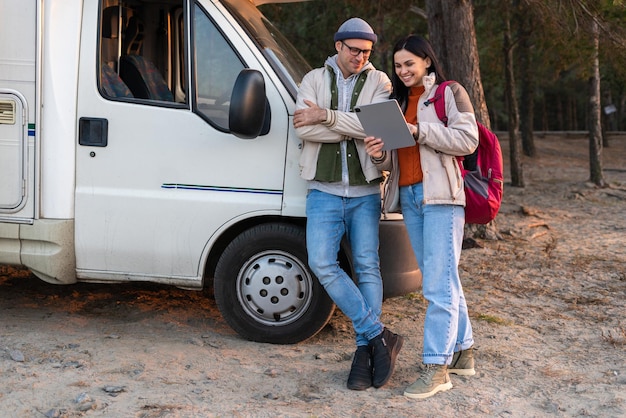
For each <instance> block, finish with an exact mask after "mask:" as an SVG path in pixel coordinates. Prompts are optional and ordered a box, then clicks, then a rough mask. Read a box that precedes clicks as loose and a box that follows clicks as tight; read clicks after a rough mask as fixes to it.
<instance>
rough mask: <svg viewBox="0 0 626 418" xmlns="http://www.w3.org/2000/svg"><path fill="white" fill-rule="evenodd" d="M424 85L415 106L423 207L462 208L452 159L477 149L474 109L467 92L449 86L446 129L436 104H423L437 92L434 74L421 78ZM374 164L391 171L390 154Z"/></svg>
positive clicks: (458, 174) (455, 85)
mask: <svg viewBox="0 0 626 418" xmlns="http://www.w3.org/2000/svg"><path fill="white" fill-rule="evenodd" d="M423 82H424V87H425V90H424V93H423V95H422V96H421V97H420V99H419V102H418V106H417V120H418V125H419V126H418V130H419V132H418V135H417V142H418V143H419V149H420V163H421V165H422V172H423V173H424V178H423V180H422V182H423V185H424V204H453V205H463V206H465V192H464V189H463V178H462V176H461V171H460V169H459V166H458V163H457V161H456V158H455V157H456V156H462V155H468V154H471V153H472V152H474V150H475V149H476V147H478V126H477V125H476V117H475V115H474V109H473V107H472V104H471V101H470V99H469V96H468V94H467V91H465V89H464V88H463V87H462V86H461V85H460V84H458V83H453V84H451V85H449V86H448V87H446V89H445V102H446V115H447V116H448V126H447V127H446V126H445V125H444V124H443V122H442V121H441V120H439V118H438V117H437V113H436V112H435V105H434V104H430V105H426V104H425V102H426V101H427V100H428V99H430V98H432V97H433V96H434V95H435V92H436V90H437V85H436V84H435V75H434V74H430V75H428V76H426V77H424V81H423ZM376 165H377V166H378V168H379V169H381V170H387V171H390V170H391V169H392V163H391V153H390V152H387V153H385V156H384V158H383V159H382V161H381V162H378V163H377V164H376ZM392 175H394V174H393V173H392ZM393 192H396V191H392V192H391V193H393Z"/></svg>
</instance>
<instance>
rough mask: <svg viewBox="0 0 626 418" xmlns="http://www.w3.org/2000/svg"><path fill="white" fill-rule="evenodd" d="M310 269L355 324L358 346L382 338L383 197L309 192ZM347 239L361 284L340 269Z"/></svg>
mask: <svg viewBox="0 0 626 418" xmlns="http://www.w3.org/2000/svg"><path fill="white" fill-rule="evenodd" d="M306 215H307V228H306V245H307V251H308V257H309V267H310V268H311V270H312V271H313V273H314V274H315V275H316V276H317V278H318V280H319V281H320V283H321V284H322V286H324V289H326V292H327V293H328V295H329V296H330V297H331V299H332V300H333V301H334V302H335V304H336V305H337V306H338V307H339V309H341V311H342V312H343V313H344V314H345V315H346V316H347V317H348V318H350V319H351V320H352V325H353V327H354V331H355V333H356V342H357V345H367V344H368V342H369V340H371V339H372V338H374V337H376V336H377V335H379V334H380V333H381V332H383V324H382V323H381V322H380V319H379V318H380V313H381V309H382V300H383V284H382V279H381V276H380V263H379V257H378V223H379V220H380V195H378V194H373V195H368V196H363V197H341V196H335V195H332V194H328V193H324V192H321V191H319V190H310V191H309V194H308V195H307V200H306ZM344 234H346V236H347V238H348V240H349V242H350V247H351V249H352V260H353V263H354V270H355V273H356V278H357V284H355V283H354V281H353V280H352V279H351V278H350V276H348V274H346V272H345V271H344V270H343V269H342V268H341V267H340V266H339V263H338V261H337V254H338V252H339V247H340V244H341V239H342V237H343V236H344Z"/></svg>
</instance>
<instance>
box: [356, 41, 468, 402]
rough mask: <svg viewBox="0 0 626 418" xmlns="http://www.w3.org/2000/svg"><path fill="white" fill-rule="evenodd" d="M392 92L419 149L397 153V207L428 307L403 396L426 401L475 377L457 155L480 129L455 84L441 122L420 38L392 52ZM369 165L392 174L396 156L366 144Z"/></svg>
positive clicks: (434, 70) (436, 72) (437, 78)
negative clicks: (456, 378)
mask: <svg viewBox="0 0 626 418" xmlns="http://www.w3.org/2000/svg"><path fill="white" fill-rule="evenodd" d="M393 59H394V67H395V73H394V75H393V77H392V84H393V89H394V91H393V94H392V97H393V98H395V99H397V100H398V102H399V103H400V105H401V107H402V108H403V110H404V114H405V118H406V121H407V124H408V126H409V128H410V130H411V132H412V133H413V136H414V138H415V142H416V144H415V146H412V147H408V148H402V149H399V150H397V160H398V167H399V173H393V174H392V175H399V178H398V185H399V187H400V190H399V192H400V205H401V208H402V214H403V216H404V222H405V224H406V227H407V231H408V234H409V238H410V240H411V244H412V246H413V251H414V252H415V257H416V259H417V262H418V265H419V268H420V270H421V271H422V281H423V284H422V291H423V294H424V297H425V299H426V300H427V301H428V308H427V310H426V318H425V321H424V343H423V344H424V349H423V355H422V361H423V363H424V367H423V369H422V372H421V374H420V376H419V378H418V379H417V381H415V383H413V384H412V385H410V386H409V387H408V388H407V389H406V390H405V392H404V395H405V396H407V397H409V398H418V399H421V398H427V397H429V396H432V395H434V394H435V393H437V392H440V391H445V390H448V389H450V388H451V387H452V383H451V382H450V377H449V376H448V373H453V374H459V375H465V376H471V375H473V374H474V373H475V371H474V357H473V344H474V339H473V336H472V326H471V324H470V320H469V317H468V313H467V305H466V303H465V297H464V295H463V288H462V286H461V281H460V278H459V270H458V265H459V258H460V255H461V245H462V241H463V226H464V224H465V211H464V205H465V192H464V190H463V180H462V177H461V173H460V170H459V168H458V165H457V162H456V158H455V156H460V155H468V154H471V153H472V152H473V151H474V150H475V149H476V147H477V146H478V128H477V126H476V119H475V116H474V110H473V107H472V104H471V102H470V99H469V96H468V95H467V92H466V91H465V90H464V89H463V87H462V86H461V85H459V84H458V83H452V84H451V85H450V86H448V87H447V88H446V90H445V103H446V114H447V116H448V126H445V125H444V124H443V122H441V121H440V120H439V118H438V117H437V114H436V112H435V106H434V105H431V103H432V102H429V101H428V100H430V99H433V96H434V94H435V91H436V89H437V85H438V84H440V83H441V82H443V81H445V78H444V76H443V72H442V71H441V68H440V66H439V63H438V61H437V57H436V56H435V53H434V51H433V49H432V46H431V45H430V43H429V42H428V41H427V40H426V39H424V38H422V37H420V36H416V35H409V36H408V37H406V38H404V39H401V40H400V41H399V42H398V43H397V44H396V45H395V47H394V50H393ZM365 143H366V147H367V148H366V149H367V152H368V154H369V155H370V158H371V159H372V161H373V162H374V163H375V164H376V165H377V166H378V167H379V168H380V169H382V170H391V168H392V165H391V153H392V152H394V151H392V152H383V151H382V145H383V141H382V140H381V139H380V138H374V137H368V138H365Z"/></svg>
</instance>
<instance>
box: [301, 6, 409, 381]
mask: <svg viewBox="0 0 626 418" xmlns="http://www.w3.org/2000/svg"><path fill="white" fill-rule="evenodd" d="M334 40H335V49H336V50H337V54H336V55H334V56H332V57H329V58H328V59H327V60H326V62H325V64H324V66H323V67H321V68H317V69H314V70H312V71H311V72H309V73H308V74H307V75H306V76H305V77H304V78H303V80H302V83H301V85H300V90H299V92H298V99H297V103H296V111H295V114H294V119H293V123H294V127H295V128H296V132H297V133H298V136H299V137H300V139H302V141H303V148H302V155H301V157H300V166H301V177H302V178H304V179H305V180H308V181H309V186H308V188H309V193H308V195H307V202H306V214H307V231H306V235H307V251H308V257H309V266H310V267H311V270H312V271H313V273H315V275H316V276H317V278H318V279H319V281H320V283H321V284H322V286H324V289H326V292H327V293H328V295H329V296H330V297H331V298H332V299H333V301H334V302H335V304H336V305H337V306H338V307H339V309H341V311H342V312H343V313H344V314H345V315H346V316H347V317H348V318H350V319H351V320H352V325H353V327H354V331H355V333H356V345H357V349H356V352H355V354H354V359H353V362H352V367H351V369H350V374H349V376H348V382H347V386H348V388H349V389H353V390H364V389H367V388H368V387H370V386H372V385H373V386H374V387H377V388H378V387H381V386H383V385H385V384H386V383H387V382H388V381H389V378H390V377H391V375H392V373H393V369H394V366H395V361H396V357H397V355H398V352H399V351H400V348H401V347H402V343H403V338H402V337H401V336H399V335H397V334H394V333H392V332H391V331H389V330H388V329H387V328H385V327H384V325H383V324H382V322H381V321H380V314H381V310H382V298H383V286H382V279H381V276H380V265H379V257H378V224H379V219H380V180H381V173H380V171H378V169H377V168H376V167H375V166H374V164H373V163H372V162H371V160H370V158H369V156H368V155H367V152H366V150H365V145H364V143H363V138H364V137H365V133H364V132H363V128H362V127H361V124H360V122H359V120H358V118H357V116H356V114H355V113H353V111H352V110H353V108H354V107H355V106H357V105H362V104H367V103H374V102H380V101H383V100H386V99H388V98H389V94H390V91H391V82H390V80H389V77H387V75H386V74H385V73H383V72H382V71H378V70H376V69H375V68H374V66H373V65H372V64H371V63H370V62H369V61H368V59H369V56H370V54H371V53H372V48H373V46H374V44H375V43H376V40H377V36H376V34H375V33H374V31H373V30H372V28H371V27H370V25H369V24H367V22H365V21H364V20H362V19H359V18H352V19H349V20H347V21H346V22H344V23H343V24H342V25H341V26H340V27H339V29H338V31H337V33H335V36H334ZM344 234H345V235H346V236H347V238H348V240H349V242H350V246H351V249H352V259H353V263H354V270H355V273H356V276H357V277H356V278H357V283H356V284H355V283H354V282H353V280H352V279H351V278H350V276H348V274H346V272H345V271H344V270H343V269H342V268H341V267H340V266H339V263H338V261H337V253H338V251H339V246H340V243H341V240H342V237H343V235H344Z"/></svg>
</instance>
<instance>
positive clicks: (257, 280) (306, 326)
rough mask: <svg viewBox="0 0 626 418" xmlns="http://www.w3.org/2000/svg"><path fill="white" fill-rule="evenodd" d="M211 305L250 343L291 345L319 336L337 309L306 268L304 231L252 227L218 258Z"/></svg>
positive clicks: (292, 227)
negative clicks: (212, 303)
mask: <svg viewBox="0 0 626 418" xmlns="http://www.w3.org/2000/svg"><path fill="white" fill-rule="evenodd" d="M214 292H215V301H216V302H217V306H218V308H219V310H220V312H221V313H222V316H223V317H224V319H225V320H226V322H228V324H229V325H230V326H231V327H232V328H233V329H234V330H235V331H237V333H239V334H240V335H241V336H242V337H244V338H247V339H249V340H252V341H258V342H265V343H275V344H293V343H297V342H300V341H304V340H306V339H307V338H310V337H312V336H313V335H315V334H317V333H318V332H319V331H320V330H321V329H322V328H324V326H325V325H326V323H327V322H328V321H329V319H330V317H331V315H332V314H333V311H334V309H335V305H334V304H333V302H332V300H331V299H330V298H329V297H328V295H327V294H326V291H325V290H324V288H323V287H322V286H321V285H320V284H319V281H318V280H317V278H315V276H314V275H313V273H311V272H310V270H309V268H308V266H307V264H306V242H305V235H304V229H303V228H302V227H299V226H296V225H290V224H284V223H274V224H265V225H259V226H255V227H253V228H251V229H249V230H247V231H245V232H244V233H242V234H241V235H239V236H238V237H236V238H235V239H234V240H233V241H232V242H231V243H230V244H229V245H228V247H226V250H225V251H224V253H223V254H222V256H221V257H220V259H219V261H218V263H217V266H216V270H215V280H214Z"/></svg>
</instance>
